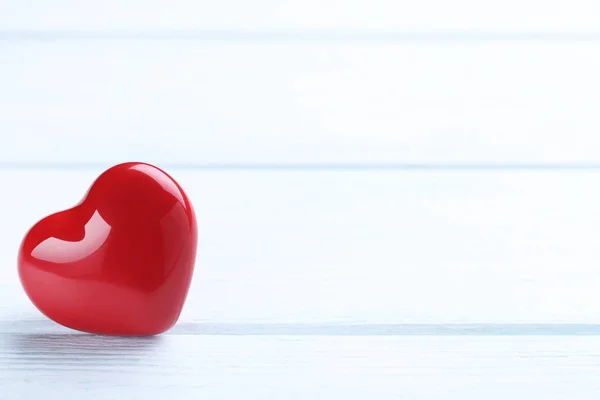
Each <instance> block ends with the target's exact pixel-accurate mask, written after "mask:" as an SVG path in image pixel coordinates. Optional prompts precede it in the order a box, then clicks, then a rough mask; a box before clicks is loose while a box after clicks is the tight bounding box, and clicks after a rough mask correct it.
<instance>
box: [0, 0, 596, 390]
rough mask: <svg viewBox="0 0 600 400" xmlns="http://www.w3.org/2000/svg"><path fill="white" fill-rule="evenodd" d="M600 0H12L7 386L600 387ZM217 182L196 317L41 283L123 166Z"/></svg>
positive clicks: (1, 288)
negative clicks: (110, 316)
mask: <svg viewBox="0 0 600 400" xmlns="http://www.w3.org/2000/svg"><path fill="white" fill-rule="evenodd" d="M598 15H600V5H598V4H597V3H596V2H593V1H572V2H569V3H567V2H558V1H534V0H527V1H516V0H515V1H512V0H511V1H507V2H502V3H491V2H481V1H467V0H458V1H453V2H444V1H441V0H428V1H420V2H408V1H406V2H405V1H391V0H389V1H384V0H377V1H334V0H326V1H316V0H315V1H289V0H286V1H270V0H257V1H254V2H242V1H240V0H227V1H221V2H208V1H200V2H198V1H191V0H188V1H181V0H180V1H169V2H164V1H147V2H142V1H140V0H125V1H103V2H99V1H98V2H79V1H75V0H58V1H54V2H43V1H41V0H36V1H30V2H27V3H26V4H24V2H17V1H4V2H2V3H1V4H0V183H1V184H2V189H1V191H0V210H1V211H0V212H1V213H2V216H3V218H2V224H1V225H0V399H2V400H4V399H28V398H38V397H39V396H40V394H41V393H43V394H44V395H45V396H46V397H48V398H94V399H110V398H132V399H136V398H140V399H153V398H156V399H164V398H165V397H169V398H172V399H188V398H189V399H195V398H209V399H213V398H214V399H233V398H257V399H259V398H260V399H265V398H273V399H275V398H277V399H279V398H290V399H296V398H297V399H318V398H342V397H343V398H351V399H362V398H368V397H373V396H377V397H379V398H390V399H392V398H394V399H395V398H408V399H448V398H459V399H479V398H490V399H505V398H527V399H529V398H545V399H559V398H560V399H563V398H564V399H597V398H598V395H599V394H600V381H598V379H597V376H598V374H599V373H600V362H599V361H598V352H599V351H600V338H599V337H598V336H597V335H599V334H600V312H599V310H600V306H599V304H600V294H599V293H600V291H599V290H598V288H599V287H600V273H598V269H599V268H600V267H599V265H598V260H599V259H600V246H599V245H600V216H599V214H598V212H597V208H598V204H600V185H598V182H599V181H600V151H599V149H600V135H598V131H600V122H599V121H600V120H599V119H598V117H597V116H598V111H597V110H598V106H599V105H600V94H599V93H600V79H598V71H599V70H600V29H598ZM128 160H142V161H147V162H151V163H155V164H157V165H159V166H162V167H164V168H165V169H167V170H168V171H169V172H170V173H171V174H172V175H173V176H174V177H175V178H176V179H178V180H179V181H180V183H181V184H182V185H183V186H184V188H185V189H186V190H187V192H188V194H189V195H190V197H191V199H192V201H193V202H194V204H195V206H196V210H197V213H198V220H199V230H200V245H199V252H198V262H197V271H196V275H195V277H194V281H193V284H192V289H191V292H190V295H189V299H188V302H187V304H186V307H185V309H184V312H183V314H182V316H181V320H180V323H179V324H178V325H177V326H176V327H175V328H173V330H171V331H170V332H168V333H167V334H165V335H163V336H161V337H157V338H149V339H143V340H142V339H127V338H104V337H97V336H92V335H85V334H79V333H76V332H73V331H69V330H67V329H64V328H62V327H60V326H57V325H55V324H53V323H52V322H50V321H47V320H45V319H44V318H42V317H41V315H40V314H39V312H37V310H35V308H34V307H33V306H32V305H31V304H30V302H29V301H28V299H27V298H26V296H25V295H24V293H23V292H22V290H21V287H20V285H19V283H18V278H17V274H16V251H17V248H18V245H19V242H20V240H21V237H22V235H23V234H24V233H25V231H26V230H27V229H28V228H29V226H31V225H32V224H33V223H35V222H36V220H38V219H39V218H40V217H42V216H44V215H46V214H48V213H51V212H54V211H57V210H60V209H63V208H67V207H69V206H70V205H72V204H74V203H75V202H77V201H78V200H79V199H80V197H81V196H82V195H83V194H84V192H85V190H86V189H87V187H88V185H89V184H90V183H91V181H92V180H93V179H94V178H95V177H96V176H97V175H98V174H99V173H101V172H102V170H103V169H104V168H106V167H108V166H109V165H111V164H114V163H117V162H121V161H128Z"/></svg>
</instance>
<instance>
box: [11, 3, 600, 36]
mask: <svg viewBox="0 0 600 400" xmlns="http://www.w3.org/2000/svg"><path fill="white" fill-rule="evenodd" d="M599 12H600V8H599V6H598V4H597V2H595V1H593V0H572V1H569V2H568V3H565V2H564V1H558V0H550V1H543V0H507V1H503V2H501V3H490V2H481V1H476V0H454V1H452V2H448V1H443V0H423V1H418V2H415V1H407V0H348V1H340V0H256V1H252V2H247V1H243V0H222V1H208V0H201V1H194V0H171V1H165V0H151V1H142V0H121V1H119V0H103V1H99V0H97V1H88V2H85V3H82V2H80V1H77V0H55V1H52V2H45V1H43V0H34V1H28V2H22V1H18V0H4V1H2V3H1V4H0V27H2V29H45V30H64V29H86V30H88V29H92V30H108V29H129V30H140V29H292V30H295V29H303V30H319V29H350V30H395V29H397V30H413V31H424V30H434V31H440V30H441V31H444V30H459V31H463V32H464V31H466V32H471V31H474V30H475V31H477V30H479V31H498V30H499V31H540V30H542V31H580V32H586V31H597V30H598V20H597V15H598V14H599Z"/></svg>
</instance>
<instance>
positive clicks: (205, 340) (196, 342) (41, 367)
mask: <svg viewBox="0 0 600 400" xmlns="http://www.w3.org/2000/svg"><path fill="white" fill-rule="evenodd" d="M598 351H600V339H599V338H598V337H586V338H584V337H580V338H573V337H560V336H559V337H557V336H546V337H444V336H438V337H435V336H434V337H430V336H429V337H428V336H420V337H402V336H385V337H368V336H367V337H340V336H322V337H311V336H303V337H298V336H271V337H264V336H263V337H261V336H241V337H239V336H238V337H231V336H229V337H226V336H194V335H188V336H171V335H165V336H162V337H158V338H152V339H125V338H103V337H97V336H89V335H68V334H63V335H43V334H41V335H40V334H27V333H23V334H14V335H4V336H0V388H2V389H1V391H0V398H2V399H34V398H39V396H40V394H41V393H43V395H44V397H45V398H49V399H55V398H56V399H62V398H86V399H106V398H123V397H127V398H130V399H164V398H169V399H197V398H211V399H236V398H240V397H243V398H247V399H281V398H286V399H321V398H323V399H326V398H347V399H365V398H369V397H375V398H380V399H397V398H411V399H448V398H451V399H455V398H456V399H466V400H470V399H481V398H486V399H506V398H538V396H539V397H540V398H544V399H597V398H598V396H599V395H600V381H599V380H598V372H600V365H599V363H598V358H597V354H598Z"/></svg>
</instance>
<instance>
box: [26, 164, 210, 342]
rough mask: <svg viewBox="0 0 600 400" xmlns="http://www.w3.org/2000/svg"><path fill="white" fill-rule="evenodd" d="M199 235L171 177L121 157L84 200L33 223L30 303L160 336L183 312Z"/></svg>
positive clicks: (69, 323) (72, 321) (94, 326)
mask: <svg viewBox="0 0 600 400" xmlns="http://www.w3.org/2000/svg"><path fill="white" fill-rule="evenodd" d="M197 237H198V233H197V227H196V217H195V214H194V209H193V207H192V204H191V203H190V201H189V199H188V197H187V196H186V194H185V193H184V191H183V189H182V188H181V187H180V186H179V184H178V183H177V182H176V181H175V180H174V179H173V178H171V177H170V176H169V175H168V174H167V173H165V172H164V171H162V170H160V169H159V168H157V167H154V166H152V165H149V164H145V163H125V164H119V165H117V166H114V167H112V168H110V169H108V170H107V171H105V172H104V173H103V174H102V175H100V176H99V177H98V178H97V179H96V181H95V182H94V183H93V184H92V186H91V187H90V189H89V190H88V192H87V194H86V195H85V197H84V198H83V200H81V202H80V203H79V204H77V205H76V206H74V207H73V208H70V209H68V210H65V211H61V212H58V213H56V214H52V215H50V216H48V217H46V218H44V219H42V220H41V221H39V222H38V223H37V224H36V225H34V226H33V227H32V228H31V229H30V230H29V232H28V233H27V234H26V236H25V238H24V239H23V242H22V243H21V247H20V250H19V258H18V264H19V277H20V279H21V283H22V284H23V288H24V289H25V292H26V293H27V295H28V296H29V298H30V299H31V301H32V302H33V304H34V305H35V306H36V307H37V308H38V309H39V310H40V311H41V312H42V313H43V314H45V315H46V316H47V317H49V318H50V319H52V320H54V321H55V322H57V323H59V324H61V325H64V326H66V327H69V328H72V329H76V330H80V331H84V332H90V333H97V334H105V335H123V336H134V335H135V336H138V335H140V336H145V335H156V334H160V333H162V332H164V331H166V330H168V329H169V328H171V327H172V326H173V325H174V324H175V322H177V319H178V318H179V315H180V313H181V309H182V308H183V304H184V302H185V298H186V296H187V292H188V289H189V286H190V283H191V280H192V274H193V271H194V263H195V259H196V246H197V240H198V239H197Z"/></svg>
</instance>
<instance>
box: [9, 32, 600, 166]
mask: <svg viewBox="0 0 600 400" xmlns="http://www.w3.org/2000/svg"><path fill="white" fill-rule="evenodd" d="M0 52H1V54H2V63H0V87H1V88H2V90H1V91H0V116H1V118H0V143H1V146H0V161H1V162H3V163H22V162H25V163H42V164H44V163H63V164H64V163H67V164H68V163H106V162H108V163H116V162H120V161H123V160H127V159H141V160H146V161H150V162H155V163H171V164H182V163H183V164H186V163H193V164H197V163H200V164H202V163H226V164H246V163H259V164H264V163H267V164H268V163H279V164H281V163H283V164H290V163H292V164H293V163H309V164H311V163H312V164H314V163H359V164H360V163H492V164H494V163H598V162H600V158H599V157H600V156H599V154H600V152H598V148H599V147H600V136H599V135H598V134H597V132H598V131H599V130H600V122H599V121H600V120H599V119H598V118H597V110H598V104H600V97H599V96H600V80H598V79H597V71H598V70H599V69H600V52H598V43H596V42H561V41H558V42H535V41H534V42H518V41H517V42H514V41H508V42H496V41H492V42H485V41H484V42H442V43H421V42H410V41H408V42H379V43H373V42H368V43H360V42H327V43H318V42H302V41H300V42H297V41H292V42H285V41H284V42H267V43H262V42H258V43H257V42H233V43H231V42H227V43H223V42H210V41H209V42H204V41H160V40H159V41H110V40H109V41H94V40H93V41H69V40H65V41H60V40H59V41H56V42H54V41H49V42H43V41H42V42H37V41H25V42H19V41H16V42H15V41H0Z"/></svg>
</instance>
